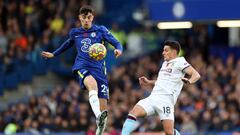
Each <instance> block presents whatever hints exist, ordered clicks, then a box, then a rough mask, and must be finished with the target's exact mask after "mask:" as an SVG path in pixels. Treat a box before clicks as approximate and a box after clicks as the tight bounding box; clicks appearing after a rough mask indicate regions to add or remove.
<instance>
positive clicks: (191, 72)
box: [182, 66, 200, 84]
mask: <svg viewBox="0 0 240 135" xmlns="http://www.w3.org/2000/svg"><path fill="white" fill-rule="evenodd" d="M183 72H185V73H186V74H188V75H189V76H190V78H189V79H188V78H182V81H183V82H184V83H186V84H193V83H195V82H196V81H198V80H199V79H200V74H199V73H198V72H197V71H196V70H195V69H194V68H193V67H192V66H189V67H187V68H186V69H184V70H183Z"/></svg>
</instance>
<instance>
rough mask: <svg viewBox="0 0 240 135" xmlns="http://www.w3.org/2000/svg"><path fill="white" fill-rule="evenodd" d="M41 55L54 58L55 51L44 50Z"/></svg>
mask: <svg viewBox="0 0 240 135" xmlns="http://www.w3.org/2000/svg"><path fill="white" fill-rule="evenodd" d="M41 55H42V57H44V58H53V57H54V55H53V53H50V52H45V51H42V53H41Z"/></svg>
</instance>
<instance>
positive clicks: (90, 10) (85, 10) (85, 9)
mask: <svg viewBox="0 0 240 135" xmlns="http://www.w3.org/2000/svg"><path fill="white" fill-rule="evenodd" d="M88 13H92V14H93V13H94V10H93V8H92V7H91V6H88V5H86V6H83V7H81V8H80V9H79V14H80V15H81V14H84V15H87V14H88Z"/></svg>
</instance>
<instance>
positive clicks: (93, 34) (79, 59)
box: [53, 25, 122, 99]
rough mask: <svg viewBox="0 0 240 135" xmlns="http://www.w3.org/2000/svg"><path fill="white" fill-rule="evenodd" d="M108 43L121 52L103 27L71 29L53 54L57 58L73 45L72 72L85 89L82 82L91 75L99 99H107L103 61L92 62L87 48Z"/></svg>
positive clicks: (119, 46) (117, 44)
mask: <svg viewBox="0 0 240 135" xmlns="http://www.w3.org/2000/svg"><path fill="white" fill-rule="evenodd" d="M105 41H106V42H108V43H110V44H112V45H113V46H114V47H115V48H116V49H119V50H121V51H122V45H121V44H120V43H119V42H118V41H117V40H116V39H115V38H114V37H113V35H112V34H111V33H110V32H109V31H108V30H107V28H106V27H104V26H97V25H92V27H91V28H90V29H88V30H85V29H83V28H82V27H80V28H73V29H71V30H70V32H69V38H68V39H67V40H66V41H65V42H64V43H63V44H62V45H61V46H60V47H59V48H58V49H57V50H56V51H54V52H53V54H54V56H57V55H59V54H61V53H62V52H64V51H65V50H67V49H68V48H70V47H72V46H73V45H75V47H76V48H77V56H76V58H75V62H74V65H73V68H72V70H73V72H74V73H77V75H78V78H79V82H80V86H81V87H85V86H84V84H83V80H84V78H85V77H86V76H88V75H92V76H93V77H94V78H95V79H96V81H97V84H98V90H99V92H98V96H99V97H100V98H105V99H108V98H109V92H108V81H107V73H106V67H105V61H104V60H100V61H97V60H94V59H92V58H91V57H90V56H89V53H88V51H89V47H90V46H91V45H93V44H94V43H103V44H104V42H105Z"/></svg>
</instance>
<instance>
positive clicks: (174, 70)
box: [153, 59, 184, 94]
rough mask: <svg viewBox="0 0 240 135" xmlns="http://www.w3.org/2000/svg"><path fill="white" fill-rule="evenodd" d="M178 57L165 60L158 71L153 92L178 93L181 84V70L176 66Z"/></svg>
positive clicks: (182, 74)
mask: <svg viewBox="0 0 240 135" xmlns="http://www.w3.org/2000/svg"><path fill="white" fill-rule="evenodd" d="M178 62H179V61H178V59H175V60H172V61H169V62H167V61H165V62H164V63H163V64H162V67H161V69H160V70H159V73H158V78H157V81H156V83H155V86H154V88H153V92H157V93H160V94H174V93H178V92H179V91H180V90H181V89H182V86H183V82H182V81H181V78H182V77H183V76H184V73H183V71H182V70H181V69H180V68H179V67H178Z"/></svg>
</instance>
